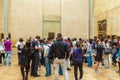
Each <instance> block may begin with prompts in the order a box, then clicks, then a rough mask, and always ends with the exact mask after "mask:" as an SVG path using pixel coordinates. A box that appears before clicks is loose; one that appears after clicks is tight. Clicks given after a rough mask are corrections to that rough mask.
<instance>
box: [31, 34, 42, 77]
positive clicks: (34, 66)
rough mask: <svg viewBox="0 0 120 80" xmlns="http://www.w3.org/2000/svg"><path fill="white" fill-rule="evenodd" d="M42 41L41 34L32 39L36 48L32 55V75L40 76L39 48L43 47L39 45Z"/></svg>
mask: <svg viewBox="0 0 120 80" xmlns="http://www.w3.org/2000/svg"><path fill="white" fill-rule="evenodd" d="M39 41H40V36H36V38H35V39H34V40H33V41H32V43H31V44H32V46H33V48H34V50H35V52H34V53H33V56H32V65H31V76H34V77H39V76H40V75H38V73H37V71H38V65H39V50H41V49H42V47H39V45H38V42H39Z"/></svg>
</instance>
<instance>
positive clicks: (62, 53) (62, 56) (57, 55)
mask: <svg viewBox="0 0 120 80" xmlns="http://www.w3.org/2000/svg"><path fill="white" fill-rule="evenodd" d="M69 52H70V49H69V48H68V47H67V44H66V43H65V42H63V38H62V34H61V33H58V35H57V41H56V42H54V43H53V44H52V46H51V48H50V56H52V57H51V58H53V59H54V66H55V80H59V77H58V74H59V65H61V67H62V70H63V74H64V78H65V80H69V79H68V72H67V70H66V60H67V59H68V57H69Z"/></svg>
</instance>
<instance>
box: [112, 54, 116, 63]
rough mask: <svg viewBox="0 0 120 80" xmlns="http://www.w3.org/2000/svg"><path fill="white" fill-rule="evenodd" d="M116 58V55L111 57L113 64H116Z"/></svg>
mask: <svg viewBox="0 0 120 80" xmlns="http://www.w3.org/2000/svg"><path fill="white" fill-rule="evenodd" d="M116 58H117V57H116V54H113V56H112V62H113V63H116V62H117V61H116Z"/></svg>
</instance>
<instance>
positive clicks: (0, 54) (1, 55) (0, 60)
mask: <svg viewBox="0 0 120 80" xmlns="http://www.w3.org/2000/svg"><path fill="white" fill-rule="evenodd" d="M4 56H5V54H4V53H0V64H2V58H3V61H4Z"/></svg>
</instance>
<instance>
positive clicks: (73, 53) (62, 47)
mask: <svg viewBox="0 0 120 80" xmlns="http://www.w3.org/2000/svg"><path fill="white" fill-rule="evenodd" d="M11 45H12V42H11V40H10V39H9V38H6V40H3V39H1V40H0V65H2V64H4V66H6V65H7V64H8V65H9V66H10V65H11V64H12V63H11V56H12V49H11ZM15 46H16V47H17V49H18V65H20V69H21V74H22V80H28V73H29V72H30V75H31V76H33V77H40V74H39V73H38V69H40V68H41V65H44V66H45V70H46V72H45V76H46V77H47V76H51V75H52V70H51V68H52V67H51V66H54V69H55V70H54V71H55V80H59V77H58V76H59V74H60V75H64V80H69V77H68V70H69V71H70V70H71V66H74V78H75V80H82V78H83V74H84V71H83V63H87V65H88V67H94V70H95V73H96V74H99V73H100V71H99V68H100V67H101V66H104V67H105V68H109V67H110V61H111V60H112V65H113V66H118V68H119V69H118V71H117V73H120V40H117V39H113V40H110V39H105V40H100V39H97V40H96V39H89V40H84V39H82V38H80V39H79V40H77V38H74V39H70V38H67V37H63V36H62V34H61V33H58V35H57V37H56V39H51V38H46V39H41V38H40V36H36V37H35V38H32V37H30V38H28V39H27V40H26V41H25V40H24V39H23V38H19V41H18V42H17V43H16V44H15ZM110 56H111V57H110ZM110 58H111V60H110ZM7 60H8V61H7ZM2 62H3V63H2ZM78 69H79V72H80V74H79V77H78Z"/></svg>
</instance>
